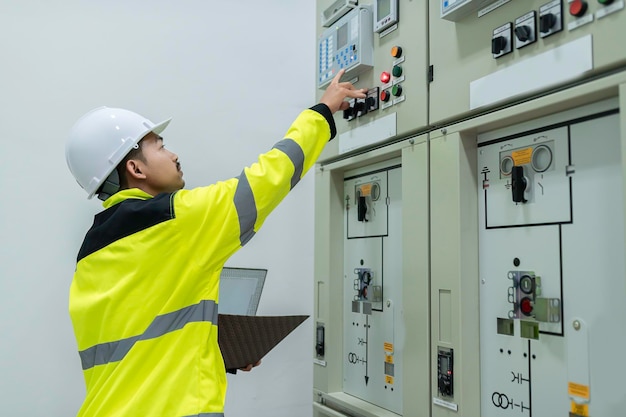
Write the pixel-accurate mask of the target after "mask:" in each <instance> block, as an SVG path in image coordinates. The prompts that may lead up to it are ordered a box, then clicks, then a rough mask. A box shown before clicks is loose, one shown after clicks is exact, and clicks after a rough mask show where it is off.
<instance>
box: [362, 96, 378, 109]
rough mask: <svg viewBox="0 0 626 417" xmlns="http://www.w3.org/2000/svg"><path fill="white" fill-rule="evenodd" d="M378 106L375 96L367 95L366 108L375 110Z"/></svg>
mask: <svg viewBox="0 0 626 417" xmlns="http://www.w3.org/2000/svg"><path fill="white" fill-rule="evenodd" d="M375 107H376V99H375V98H374V97H371V96H370V97H367V98H366V99H365V110H368V111H369V110H375Z"/></svg>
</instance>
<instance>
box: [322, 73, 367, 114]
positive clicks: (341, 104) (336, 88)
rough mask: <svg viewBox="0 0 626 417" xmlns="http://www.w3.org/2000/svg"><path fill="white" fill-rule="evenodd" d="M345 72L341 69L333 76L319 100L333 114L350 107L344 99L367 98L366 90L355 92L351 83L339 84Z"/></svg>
mask: <svg viewBox="0 0 626 417" xmlns="http://www.w3.org/2000/svg"><path fill="white" fill-rule="evenodd" d="M345 72H346V70H345V69H342V70H340V71H339V72H338V73H337V75H335V78H333V80H332V81H331V82H330V84H329V85H328V87H327V88H326V91H324V94H323V95H322V98H321V99H320V103H324V104H326V105H327V106H328V108H329V109H330V111H331V112H332V113H333V114H334V113H335V112H336V111H338V110H345V109H347V108H348V107H349V106H350V104H349V103H348V102H347V101H346V98H365V97H366V96H367V89H366V88H361V89H358V90H357V89H356V88H354V85H352V83H351V82H342V83H340V82H339V80H340V79H341V77H342V76H343V74H344V73H345Z"/></svg>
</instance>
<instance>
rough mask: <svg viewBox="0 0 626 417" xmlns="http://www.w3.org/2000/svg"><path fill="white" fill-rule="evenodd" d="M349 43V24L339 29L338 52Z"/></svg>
mask: <svg viewBox="0 0 626 417" xmlns="http://www.w3.org/2000/svg"><path fill="white" fill-rule="evenodd" d="M347 43H348V24H347V23H345V24H344V25H343V26H341V27H339V28H338V29H337V50H340V49H342V48H343V47H344V46H346V44H347Z"/></svg>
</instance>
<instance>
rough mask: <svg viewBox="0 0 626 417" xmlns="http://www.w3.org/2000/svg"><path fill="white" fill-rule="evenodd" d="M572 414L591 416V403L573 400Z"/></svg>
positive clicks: (583, 416) (584, 416)
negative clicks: (580, 402)
mask: <svg viewBox="0 0 626 417" xmlns="http://www.w3.org/2000/svg"><path fill="white" fill-rule="evenodd" d="M571 412H572V414H574V415H575V416H580V417H589V405H587V404H576V403H575V402H574V401H572V409H571Z"/></svg>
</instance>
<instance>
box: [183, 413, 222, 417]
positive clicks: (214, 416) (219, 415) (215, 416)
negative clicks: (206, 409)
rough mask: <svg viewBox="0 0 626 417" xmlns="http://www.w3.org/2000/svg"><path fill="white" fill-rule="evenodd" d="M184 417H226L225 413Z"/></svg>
mask: <svg viewBox="0 0 626 417" xmlns="http://www.w3.org/2000/svg"><path fill="white" fill-rule="evenodd" d="M184 417H224V413H202V414H194V415H191V416H184Z"/></svg>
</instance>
